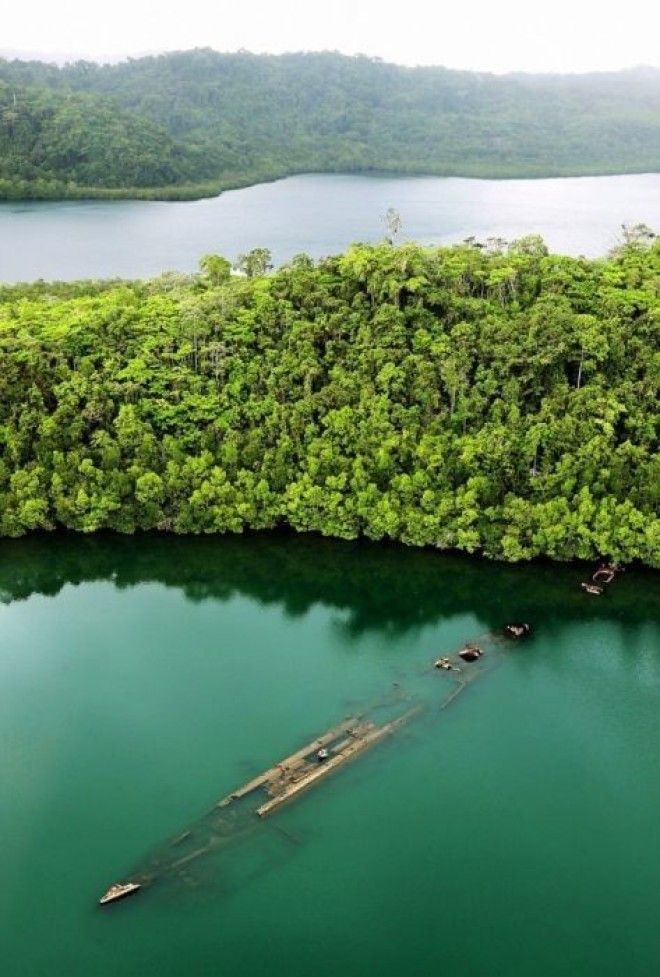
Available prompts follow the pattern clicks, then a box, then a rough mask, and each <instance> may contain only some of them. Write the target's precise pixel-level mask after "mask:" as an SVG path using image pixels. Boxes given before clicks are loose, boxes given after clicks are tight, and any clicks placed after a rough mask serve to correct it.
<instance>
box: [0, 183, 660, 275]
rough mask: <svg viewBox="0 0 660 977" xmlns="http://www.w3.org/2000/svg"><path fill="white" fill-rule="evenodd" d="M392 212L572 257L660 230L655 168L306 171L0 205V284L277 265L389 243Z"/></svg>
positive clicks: (431, 227)
mask: <svg viewBox="0 0 660 977" xmlns="http://www.w3.org/2000/svg"><path fill="white" fill-rule="evenodd" d="M389 207H394V208H396V209H397V210H398V211H399V212H400V214H401V218H402V220H403V232H402V236H403V238H404V239H405V238H410V239H413V240H417V241H420V242H422V243H423V244H448V243H454V242H456V241H462V240H463V239H464V238H467V237H470V236H475V237H477V238H478V239H479V240H482V241H483V240H485V239H486V238H488V237H491V236H494V237H503V238H507V239H508V240H513V239H515V238H518V237H521V236H522V235H524V234H542V235H543V236H544V237H545V239H546V241H547V243H548V245H549V246H550V248H551V249H552V250H554V251H558V252H560V253H565V254H585V255H588V256H598V255H603V254H605V253H606V252H607V251H608V250H609V249H610V248H612V247H613V246H614V245H615V244H616V242H617V239H618V236H619V233H620V229H621V224H623V223H629V224H634V223H638V222H645V223H647V224H649V225H651V226H652V227H654V228H655V229H656V230H659V229H660V174H657V173H656V174H652V173H647V174H638V175H628V176H599V177H576V178H564V179H549V180H466V179H458V178H440V177H395V176H357V175H347V174H343V175H337V174H308V175H306V176H296V177H291V178H289V179H287V180H279V181H277V182H276V183H265V184H261V185H260V186H255V187H248V188H247V189H244V190H233V191H230V192H228V193H223V194H222V195H221V196H220V197H215V198H213V199H209V200H197V201H192V202H187V203H162V202H161V203H159V202H149V201H135V200H133V201H131V200H125V201H95V202H91V201H77V202H71V201H69V202H63V203H48V202H41V203H15V202H14V203H0V282H13V281H20V280H23V281H31V280H32V279H36V278H45V279H76V278H108V277H113V276H121V277H124V278H144V277H149V276H152V275H157V274H159V273H160V272H162V271H165V270H172V269H173V270H177V271H194V270H196V269H197V267H198V262H199V259H200V257H201V256H202V255H203V254H206V253H208V252H219V253H221V254H224V255H226V256H227V257H228V258H230V259H232V260H233V259H234V258H235V257H236V256H237V255H238V254H240V253H241V252H244V251H246V250H249V249H250V248H254V247H258V246H263V247H267V248H270V249H271V250H272V252H273V257H274V260H275V262H276V263H282V262H283V261H287V260H288V259H289V258H291V257H292V256H293V255H295V254H298V253H299V252H301V251H304V252H306V253H308V254H310V255H312V256H313V257H315V258H318V257H322V256H324V255H328V254H337V253H339V252H341V251H343V250H344V249H345V248H346V247H347V245H348V244H350V243H351V242H352V241H374V240H382V238H383V236H384V234H385V221H384V214H385V213H386V211H387V209H388V208H389Z"/></svg>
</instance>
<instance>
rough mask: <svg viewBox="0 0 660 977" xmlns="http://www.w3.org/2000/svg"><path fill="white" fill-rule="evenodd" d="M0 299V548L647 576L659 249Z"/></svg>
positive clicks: (6, 293)
mask: <svg viewBox="0 0 660 977" xmlns="http://www.w3.org/2000/svg"><path fill="white" fill-rule="evenodd" d="M204 267H205V274H203V275H200V276H197V277H192V278H183V277H178V276H167V277H164V278H162V279H156V280H155V281H152V282H144V283H134V284H126V283H124V284H121V283H114V284H113V283H107V284H105V285H103V284H89V285H85V284H84V283H78V284H73V285H63V284H60V285H58V286H50V285H46V284H42V285H30V286H16V287H12V288H4V289H1V290H0V358H1V361H2V364H3V369H2V371H1V372H0V390H1V396H0V532H1V533H2V534H4V535H20V534H22V533H25V532H27V531H30V530H32V529H37V528H51V527H54V526H58V525H59V526H67V527H70V528H72V529H77V530H82V531H85V532H90V531H94V530H97V529H100V528H104V527H108V528H111V529H115V530H119V531H121V532H133V531H135V530H136V529H152V528H157V529H163V530H172V531H175V532H179V533H193V532H194V533H197V532H227V531H230V532H240V531H241V530H243V529H244V528H247V527H251V528H255V529H259V528H268V527H274V526H277V525H283V524H287V525H289V526H291V527H293V528H294V529H297V530H299V531H318V532H322V533H324V534H326V535H330V536H337V537H343V538H354V537H357V536H361V535H364V536H368V537H371V538H373V539H393V540H401V541H403V542H405V543H409V544H414V545H432V546H438V547H440V548H458V549H462V550H466V551H468V552H473V551H482V552H485V553H486V554H487V555H490V556H494V557H499V558H504V559H507V560H519V559H527V558H530V557H533V556H537V555H546V556H549V557H552V558H556V559H569V558H574V557H579V558H584V559H590V558H593V557H595V556H597V555H598V554H609V555H611V556H613V557H615V558H618V559H623V560H626V561H629V560H632V559H640V560H643V561H644V562H646V563H647V564H650V565H653V566H658V565H660V524H659V521H658V518H657V507H658V490H659V486H660V477H659V476H660V468H659V465H658V455H657V434H658V431H657V424H658V414H657V395H658V381H659V379H660V354H659V353H658V338H659V336H658V333H659V327H660V286H659V282H660V244H659V243H658V242H657V241H655V242H654V241H653V240H652V239H650V238H649V236H648V235H647V234H645V233H642V232H639V233H629V234H628V237H627V240H626V242H625V243H624V245H622V247H621V248H620V250H619V251H618V253H617V254H616V255H614V256H613V257H611V258H610V259H607V260H602V261H587V260H585V259H574V258H567V257H559V256H555V255H548V254H547V251H546V249H545V247H544V246H543V243H542V242H541V241H540V240H539V239H537V238H528V239H525V240H523V241H520V242H517V243H515V244H513V245H511V246H510V247H509V248H506V249H502V250H496V251H493V250H489V249H486V248H482V247H479V246H475V245H467V244H466V245H463V246H458V247H454V248H440V249H436V248H434V249H425V248H421V247H419V246H416V245H411V244H406V245H404V246H401V247H392V246H391V245H388V244H383V245H379V246H375V247H368V246H362V245H356V246H354V247H353V248H351V249H350V250H349V251H348V252H347V253H346V254H344V255H341V256H339V257H336V258H330V259H327V260H325V261H323V262H321V263H320V264H318V265H315V264H314V263H313V262H312V261H311V260H310V259H309V258H307V257H306V256H304V255H302V256H300V257H298V258H296V259H295V260H294V261H293V262H292V263H291V265H290V266H288V267H285V268H283V269H281V270H280V271H278V272H276V273H274V274H271V275H268V276H266V277H255V278H251V279H247V278H233V279H231V280H227V278H226V270H227V268H226V265H225V264H223V263H222V262H220V261H214V260H213V256H207V257H206V259H205V262H204Z"/></svg>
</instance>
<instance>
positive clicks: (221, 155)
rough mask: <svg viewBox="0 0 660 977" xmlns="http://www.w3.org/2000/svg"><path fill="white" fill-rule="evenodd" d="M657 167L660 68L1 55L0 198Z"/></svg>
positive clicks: (315, 57) (183, 192)
mask: <svg viewBox="0 0 660 977" xmlns="http://www.w3.org/2000/svg"><path fill="white" fill-rule="evenodd" d="M658 170H660V71H659V70H657V69H653V68H638V69H634V70H629V71H622V72H611V73H600V74H591V75H566V76H559V75H556V76H553V75H538V76H536V75H505V76H498V75H488V74H479V73H475V72H465V71H454V70H447V69H443V68H404V67H401V66H398V65H393V64H386V63H384V62H382V61H379V60H375V59H370V58H366V57H346V56H344V55H340V54H335V53H318V54H290V55H281V56H273V55H253V54H249V53H247V52H239V53H237V54H219V53H218V52H215V51H211V50H206V49H200V50H195V51H187V52H181V53H172V54H164V55H160V56H155V57H145V58H138V59H134V60H129V61H126V62H122V63H120V64H115V65H97V64H94V63H91V62H77V63H73V64H69V65H66V66H64V67H61V68H60V67H57V66H55V65H48V64H44V63H41V62H24V61H7V60H0V198H5V199H7V198H9V199H11V198H15V199H17V198H28V197H34V198H49V197H51V198H57V197H85V196H87V197H89V196H132V197H140V196H141V197H162V198H168V197H169V198H186V197H195V196H204V195H210V194H214V193H217V192H219V191H220V190H222V189H223V188H225V187H229V186H240V185H245V184H247V183H255V182H258V181H260V180H265V179H271V178H274V177H280V176H285V175H287V174H291V173H297V172H304V171H342V172H366V171H384V172H402V173H429V174H439V175H462V176H484V177H514V176H554V175H568V174H586V173H624V172H645V171H646V172H648V171H658Z"/></svg>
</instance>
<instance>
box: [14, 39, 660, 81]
mask: <svg viewBox="0 0 660 977" xmlns="http://www.w3.org/2000/svg"><path fill="white" fill-rule="evenodd" d="M200 50H211V51H213V52H214V53H216V54H223V55H230V54H253V55H255V56H257V57H285V56H287V55H297V54H304V55H313V54H337V55H341V56H342V57H347V58H368V59H369V60H371V61H380V62H382V63H383V64H392V65H396V66H398V67H401V68H411V69H414V68H439V69H446V70H448V71H469V72H474V73H475V74H489V75H496V76H500V77H504V76H506V75H565V76H569V75H593V74H613V73H619V72H626V71H645V70H648V71H660V60H659V61H658V63H657V64H651V63H648V62H638V63H635V64H633V63H631V64H623V65H620V66H619V67H613V68H585V69H582V70H573V71H544V70H536V71H532V70H531V69H530V70H524V69H517V68H509V69H506V70H502V71H495V70H493V69H487V68H473V67H461V66H459V65H448V64H441V63H437V64H435V63H433V64H432V63H428V64H426V63H424V64H421V63H420V64H405V63H404V62H402V61H394V60H393V59H391V58H383V57H381V56H380V55H377V54H365V52H364V51H355V52H351V53H349V52H347V51H339V50H337V49H336V48H317V49H314V50H312V49H305V48H301V49H293V48H292V49H291V50H284V51H252V50H249V49H247V48H231V49H225V50H223V49H220V48H216V47H213V46H212V45H201V44H200V45H196V46H194V47H186V48H176V47H174V48H168V49H162V50H155V49H154V50H146V51H135V52H133V53H130V54H107V55H103V54H98V55H92V54H89V53H88V52H85V51H37V50H24V49H14V48H0V58H2V59H4V60H7V61H12V60H16V61H40V62H42V63H44V64H55V65H57V66H58V67H63V66H64V65H67V64H74V63H75V62H77V61H89V62H92V63H94V64H99V65H111V64H122V63H124V62H126V61H131V60H138V59H140V58H157V57H162V56H166V55H168V54H189V53H191V52H193V51H200Z"/></svg>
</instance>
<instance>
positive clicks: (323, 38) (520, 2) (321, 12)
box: [0, 0, 660, 72]
mask: <svg viewBox="0 0 660 977" xmlns="http://www.w3.org/2000/svg"><path fill="white" fill-rule="evenodd" d="M0 7H1V8H5V9H3V10H2V17H1V18H0V31H1V33H0V52H2V53H4V54H8V53H12V54H20V55H21V56H22V55H25V54H28V53H34V54H36V55H37V56H40V57H43V56H45V55H49V56H54V57H55V58H59V59H61V58H62V57H63V56H67V55H69V56H74V57H78V56H86V57H89V58H93V59H96V60H118V59H120V58H123V57H126V56H137V55H140V54H144V53H152V52H159V51H171V50H184V49H187V48H193V47H212V48H215V49H216V50H218V51H236V50H238V49H240V48H245V49H247V50H249V51H255V52H271V53H281V52H283V51H302V50H307V51H319V50H337V51H342V52H344V53H345V54H357V53H361V54H368V55H371V56H375V57H381V58H383V59H385V60H386V61H395V62H397V63H399V64H408V65H415V64H436V65H445V66H446V67H449V68H466V69H472V70H478V71H494V72H506V71H553V72H573V71H579V72H582V71H601V70H613V69H618V68H626V67H632V66H634V65H639V64H647V65H655V66H659V65H660V3H656V2H655V0H626V2H624V3H622V2H621V0H549V2H548V0H546V2H544V3H541V2H539V0H469V2H466V0H398V2H392V0H238V2H237V0H185V2H184V0H112V2H111V3H99V0H24V2H23V3H11V4H10V0H1V3H0Z"/></svg>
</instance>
